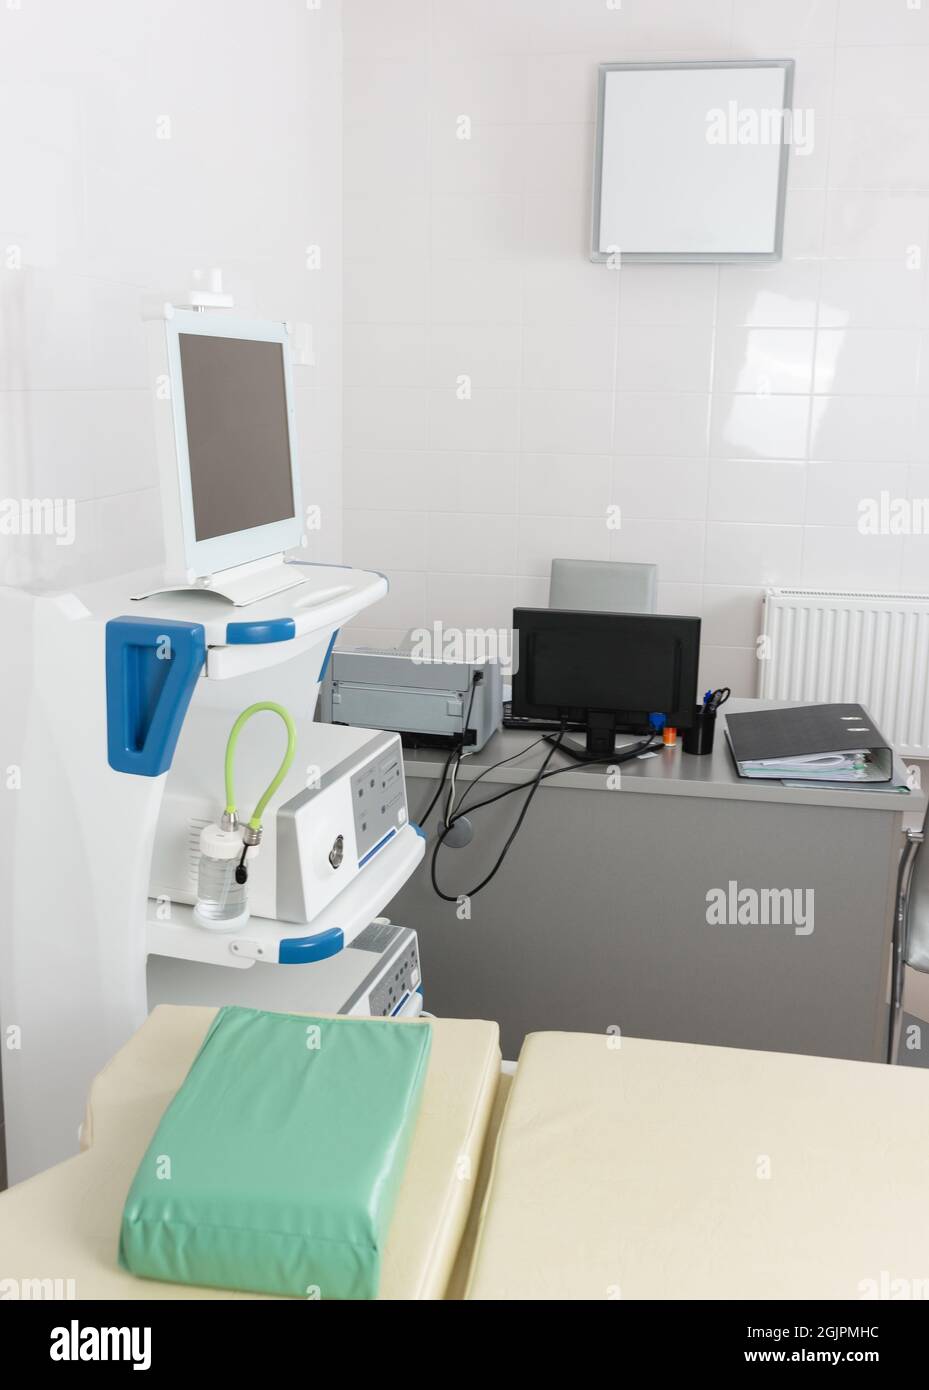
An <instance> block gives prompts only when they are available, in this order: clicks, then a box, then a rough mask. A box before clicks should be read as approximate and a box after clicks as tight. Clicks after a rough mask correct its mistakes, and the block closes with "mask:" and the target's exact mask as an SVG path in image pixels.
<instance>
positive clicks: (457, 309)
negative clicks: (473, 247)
mask: <svg viewBox="0 0 929 1390" xmlns="http://www.w3.org/2000/svg"><path fill="white" fill-rule="evenodd" d="M428 287H429V305H430V316H431V320H432V322H433V323H482V324H495V323H499V324H519V323H520V322H521V321H522V313H521V303H522V268H521V267H520V266H519V265H513V264H512V263H510V262H507V261H497V262H494V261H460V260H450V259H446V257H445V254H444V252H442V251H441V250H440V252H439V254H438V255H437V257H436V258H435V260H433V262H432V264H431V265H430V267H429V271H428Z"/></svg>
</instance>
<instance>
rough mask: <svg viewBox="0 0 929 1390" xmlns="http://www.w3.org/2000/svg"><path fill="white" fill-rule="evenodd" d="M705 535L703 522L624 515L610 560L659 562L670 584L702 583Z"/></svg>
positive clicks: (614, 534) (612, 541) (612, 535)
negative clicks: (656, 519)
mask: <svg viewBox="0 0 929 1390" xmlns="http://www.w3.org/2000/svg"><path fill="white" fill-rule="evenodd" d="M705 535H706V533H705V529H704V526H703V523H702V522H700V521H665V520H660V521H654V520H649V519H648V518H646V517H628V518H624V519H623V524H622V526H621V527H620V528H619V530H618V531H612V532H611V533H610V559H611V560H634V561H637V562H639V563H641V564H646V565H657V566H658V574H659V576H660V577H661V579H662V580H663V581H665V582H666V583H674V584H699V583H700V581H701V579H702V578H703V563H704V543H705Z"/></svg>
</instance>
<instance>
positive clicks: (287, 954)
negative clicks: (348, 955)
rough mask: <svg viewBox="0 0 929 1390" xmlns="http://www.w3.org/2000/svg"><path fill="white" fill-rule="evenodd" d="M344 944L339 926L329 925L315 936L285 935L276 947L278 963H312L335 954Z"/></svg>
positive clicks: (343, 937)
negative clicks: (327, 928)
mask: <svg viewBox="0 0 929 1390" xmlns="http://www.w3.org/2000/svg"><path fill="white" fill-rule="evenodd" d="M344 945H345V935H344V933H343V931H342V929H341V927H330V928H329V930H328V931H320V932H317V933H316V935H315V936H287V937H284V939H283V940H282V941H281V944H280V946H279V947H278V953H277V963H278V965H312V964H313V963H314V961H319V960H328V959H329V957H330V956H336V955H338V953H339V952H340V951H341V950H342V947H343V946H344Z"/></svg>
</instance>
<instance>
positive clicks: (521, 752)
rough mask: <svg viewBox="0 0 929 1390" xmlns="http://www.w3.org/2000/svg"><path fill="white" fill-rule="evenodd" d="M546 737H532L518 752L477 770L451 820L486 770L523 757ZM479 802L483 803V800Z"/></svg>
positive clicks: (461, 807)
mask: <svg viewBox="0 0 929 1390" xmlns="http://www.w3.org/2000/svg"><path fill="white" fill-rule="evenodd" d="M547 738H548V735H547V734H539V737H538V738H534V739H533V740H532V742H531V743H527V744H526V746H525V748H520V750H519V752H518V753H511V754H510V756H509V757H508V758H501V759H500V761H499V762H498V763H491V764H490V766H489V767H485V768H484V771H483V772H479V773H478V774H477V776H476V777H472V779H471V781H470V782H469V783H468V784H467V786H466V787H465V789H464V791H463V792H462V793H461V800H460V801H459V802H458V808H457V811H456V812H455V813H454V814H453V815H452V820H453V821H456V820H457V819H458V817H459V816H460V815H463V814H464V811H465V800H466V798H467V797H468V796H469V795H470V793H471V792H472V791H473V790H474V788H475V787H476V786H477V784H478V782H480V781H482V779H483V778H485V777H486V776H487V774H488V772H496V770H497V768H498V767H505V766H506V764H507V763H512V762H515V761H516V759H517V758H524V757H525V756H526V754H527V753H531V752H532V749H533V748H536V747H537V746H538V745H539V744H540V743H544V742H545V740H546V739H547ZM526 785H527V784H526V783H525V782H523V783H522V786H526ZM481 804H482V805H483V802H482V803H481ZM468 809H469V810H470V807H468Z"/></svg>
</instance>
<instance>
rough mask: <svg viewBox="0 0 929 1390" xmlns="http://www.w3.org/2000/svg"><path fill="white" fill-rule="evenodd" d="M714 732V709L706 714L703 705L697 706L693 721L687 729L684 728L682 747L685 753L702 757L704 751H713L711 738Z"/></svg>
mask: <svg viewBox="0 0 929 1390" xmlns="http://www.w3.org/2000/svg"><path fill="white" fill-rule="evenodd" d="M715 734H716V711H715V710H714V711H713V713H712V714H708V713H707V711H706V709H705V708H704V707H703V705H698V706H697V712H696V715H695V717H694V722H693V724H692V725H691V726H690V728H689V729H685V730H684V741H683V745H682V746H683V749H684V752H685V753H694V754H696V756H697V757H702V756H703V755H704V754H706V753H712V751H713V738H714V736H715Z"/></svg>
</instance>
